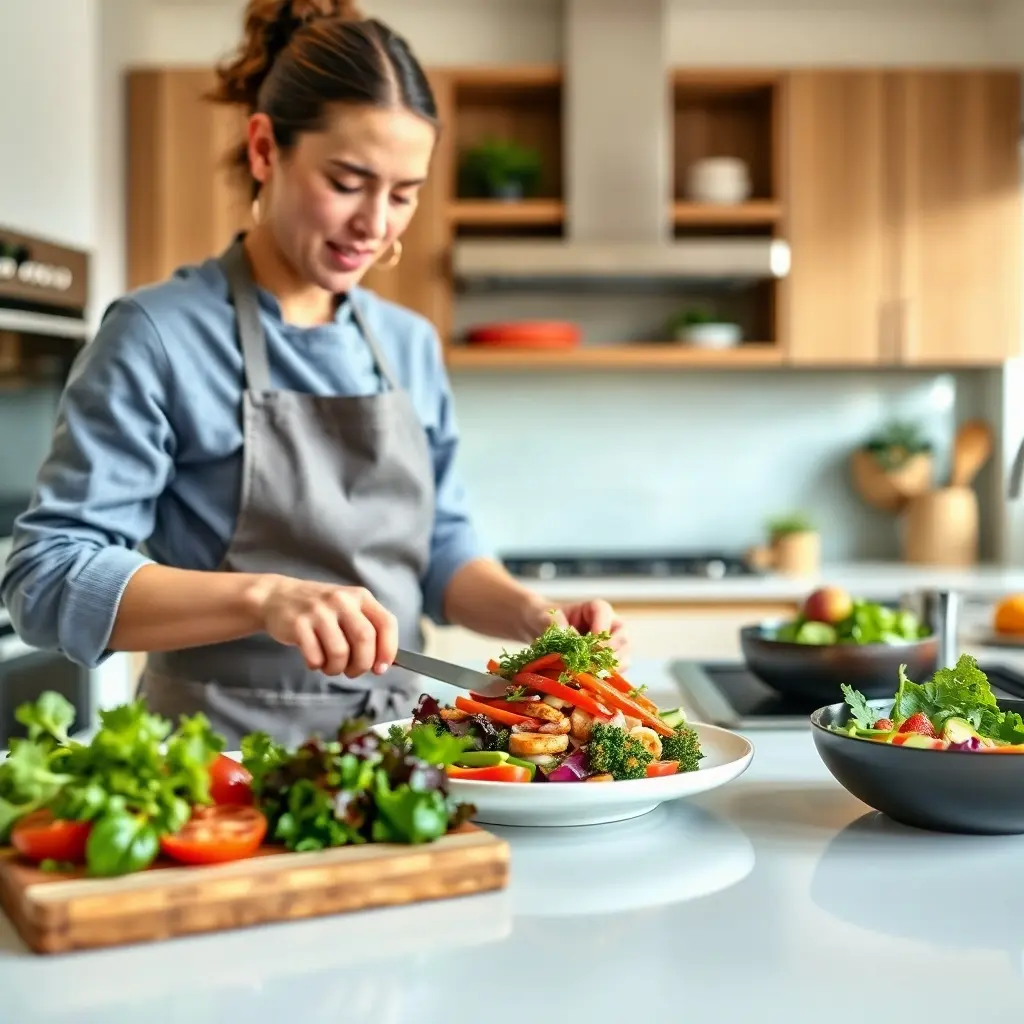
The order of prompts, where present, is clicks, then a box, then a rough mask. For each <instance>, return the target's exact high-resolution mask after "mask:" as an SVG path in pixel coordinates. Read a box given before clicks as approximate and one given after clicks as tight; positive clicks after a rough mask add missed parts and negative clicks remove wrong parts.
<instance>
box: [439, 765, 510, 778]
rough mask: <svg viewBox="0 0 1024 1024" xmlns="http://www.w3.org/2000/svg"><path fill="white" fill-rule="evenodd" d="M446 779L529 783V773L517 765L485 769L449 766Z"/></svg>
mask: <svg viewBox="0 0 1024 1024" xmlns="http://www.w3.org/2000/svg"><path fill="white" fill-rule="evenodd" d="M447 771H448V777H449V778H452V779H465V780H466V781H467V782H529V781H530V771H529V769H528V768H521V767H520V766H519V765H517V764H496V765H489V766H488V767H486V768H460V767H459V766H458V765H454V764H450V765H448V768H447Z"/></svg>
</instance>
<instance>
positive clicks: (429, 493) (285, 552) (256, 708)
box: [2, 0, 625, 746]
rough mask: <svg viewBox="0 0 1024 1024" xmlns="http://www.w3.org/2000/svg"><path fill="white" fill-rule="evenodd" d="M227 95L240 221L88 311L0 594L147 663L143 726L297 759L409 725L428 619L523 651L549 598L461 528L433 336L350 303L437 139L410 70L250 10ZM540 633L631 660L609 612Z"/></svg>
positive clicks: (88, 648)
mask: <svg viewBox="0 0 1024 1024" xmlns="http://www.w3.org/2000/svg"><path fill="white" fill-rule="evenodd" d="M219 82H220V84H219V89H218V91H217V94H216V96H215V97H214V99H217V100H219V101H221V102H226V103H237V104H244V105H245V106H246V108H247V110H248V112H249V114H250V116H249V120H248V130H247V139H246V143H245V146H244V151H243V152H242V153H241V154H240V162H241V167H242V169H243V170H244V171H245V173H247V174H249V175H251V180H252V183H253V190H254V196H255V200H254V204H253V214H254V221H255V226H254V227H253V228H252V230H250V231H249V232H248V233H246V234H244V235H240V236H239V237H238V238H236V239H235V241H234V243H233V244H232V245H231V246H230V247H229V248H228V249H227V251H226V252H224V253H223V254H222V255H220V256H219V257H218V258H215V259H210V260H207V261H206V262H204V263H202V264H201V265H199V266H188V267H183V268H181V269H179V270H178V271H177V272H176V273H175V274H174V275H173V276H172V277H171V279H170V280H168V281H165V282H162V283H160V284H158V285H155V286H152V287H148V288H144V289H141V290H139V291H136V292H135V293H133V294H131V295H129V296H127V297H125V298H122V299H120V300H118V301H117V302H115V303H113V304H112V306H111V307H110V308H109V309H108V310H107V311H106V314H105V316H104V319H103V323H102V326H101V328H100V331H99V332H98V335H97V337H96V339H95V340H94V341H93V343H92V344H91V345H89V346H88V347H87V349H86V350H85V352H84V354H83V356H82V357H81V358H80V359H79V361H78V362H77V364H76V366H75V368H74V370H73V373H72V375H71V377H70V379H69V381H68V385H67V388H66V390H65V393H64V396H63V399H62V404H61V408H60V412H59V419H58V425H57V429H56V433H55V435H54V440H53V447H52V451H51V452H50V454H49V457H48V458H47V460H46V462H45V464H44V466H43V468H42V470H41V473H40V476H39V479H38V483H37V490H36V494H35V496H34V498H33V501H32V504H31V506H30V508H29V509H28V510H27V511H26V513H25V514H24V515H23V516H22V517H21V519H20V520H19V522H18V524H17V527H16V535H15V540H14V550H13V552H12V554H11V556H10V559H9V561H8V564H7V567H6V571H5V575H4V579H3V583H2V596H3V600H4V602H5V603H6V605H7V607H8V608H9V610H10V613H11V617H12V619H13V621H14V624H15V627H16V628H17V630H18V632H19V633H20V634H21V636H22V637H23V638H24V639H25V640H26V641H27V642H29V643H31V644H34V645H36V646H39V647H44V648H54V649H61V650H62V651H64V652H65V653H66V654H67V655H68V656H69V657H71V658H72V659H74V660H76V661H79V662H81V663H83V664H87V665H90V666H91V665H96V664H98V663H99V662H101V661H102V660H103V659H104V658H105V657H107V656H108V655H109V654H110V653H111V652H113V651H146V652H149V657H148V660H147V666H146V670H145V673H144V675H143V677H142V681H141V685H140V692H141V693H143V694H144V695H145V697H146V698H147V701H148V703H149V706H150V707H151V708H152V709H153V710H155V711H157V712H159V713H161V714H164V715H168V716H172V717H176V716H177V715H178V714H179V713H193V712H196V711H203V712H205V713H206V714H207V715H208V717H209V718H210V719H211V721H212V723H213V725H214V726H215V728H217V729H218V730H220V731H221V732H223V733H224V734H225V736H226V737H227V739H228V742H229V744H231V745H233V746H234V745H237V742H238V739H239V737H240V736H241V735H242V734H244V733H245V732H247V731H250V730H253V729H262V730H265V731H267V732H269V733H271V734H272V735H274V736H275V737H277V738H278V739H279V740H281V741H282V742H287V743H296V742H300V741H301V740H302V739H304V738H305V737H306V736H307V735H308V734H309V733H310V732H311V731H314V730H316V731H319V732H321V733H328V732H331V731H333V729H334V728H336V727H337V724H338V722H339V721H340V720H341V719H342V718H344V717H346V716H352V715H364V714H365V715H369V716H370V717H372V718H373V719H375V720H381V719H384V718H386V717H391V716H396V715H400V714H402V713H405V712H407V711H408V710H409V708H410V706H411V703H412V701H413V699H414V698H415V696H416V694H415V686H416V685H417V684H416V681H415V680H413V679H410V678H409V677H408V676H405V677H404V678H403V674H402V673H401V672H400V670H398V669H396V668H394V667H393V666H392V663H393V659H394V658H395V655H396V649H397V647H398V646H399V645H402V646H405V647H416V646H418V645H420V643H421V635H420V625H419V622H420V616H421V613H423V612H424V611H425V612H426V613H428V614H429V615H430V616H431V617H432V618H434V619H435V620H436V621H438V622H450V623H457V624H460V625H463V626H465V627H467V628H469V629H471V630H474V631H477V632H480V633H484V634H487V635H490V636H499V637H508V638H510V639H511V638H515V639H518V640H520V641H522V642H524V643H527V642H529V641H530V640H531V639H533V638H534V637H535V636H536V635H537V634H538V633H540V632H541V631H542V630H543V629H544V628H545V627H546V625H547V624H548V623H549V622H550V602H547V601H544V600H543V599H542V598H541V596H540V595H538V594H535V593H534V592H532V591H531V590H529V589H527V588H526V587H524V586H522V585H520V584H519V583H518V582H516V581H515V580H514V579H513V578H512V577H511V576H510V575H509V574H508V573H506V572H505V571H504V570H503V568H502V567H501V566H500V564H499V563H498V562H496V561H495V560H493V559H492V558H489V557H488V556H487V554H486V552H485V550H484V548H483V547H482V546H481V543H480V541H479V540H478V538H477V536H476V534H475V532H474V530H473V526H472V524H471V521H470V518H469V516H468V514H467V510H466V502H465V498H464V494H463V490H462V486H461V484H460V482H459V480H458V477H457V475H456V471H455V468H454V456H455V450H456V446H457V436H456V429H455V423H454V419H453V412H452V399H451V394H450V391H449V388H448V383H447V380H446V376H445V372H444V367H443V362H442V357H441V351H440V346H439V344H438V339H437V337H436V333H435V332H434V330H433V328H432V327H431V326H430V325H429V324H428V323H427V322H426V321H425V320H423V319H422V318H420V317H419V316H417V315H415V314H413V313H412V312H410V311H408V310H405V309H402V308H400V307H398V306H395V305H393V304H391V303H388V302H385V301H383V300H381V299H380V298H378V297H377V296H375V295H374V294H373V293H371V292H369V291H366V290H363V289H360V288H359V287H358V282H359V281H360V279H361V278H362V277H363V275H364V274H365V273H366V271H367V270H368V269H369V268H370V267H371V265H373V264H374V263H375V262H376V261H377V260H378V259H381V258H382V257H384V256H386V257H387V259H386V260H385V261H384V265H387V264H389V263H393V262H395V261H397V260H398V259H399V258H400V254H401V243H400V236H401V235H402V233H403V231H404V230H405V229H406V227H407V226H408V224H409V221H410V218H411V217H412V215H413V212H414V210H415V208H416V198H417V194H418V192H419V189H420V187H421V185H422V184H423V182H424V180H425V179H426V177H427V173H428V168H429V165H430V161H431V156H432V153H433V151H434V146H435V143H436V140H437V133H438V125H437V114H436V108H435V105H434V100H433V98H432V96H431V92H430V87H429V85H428V83H427V80H426V78H425V77H424V74H423V71H422V70H421V68H420V66H419V65H418V64H417V62H416V60H415V58H414V57H413V55H412V54H411V53H410V51H409V49H408V48H407V46H406V44H405V43H404V41H403V40H402V39H400V38H399V37H398V36H396V35H395V34H394V33H393V32H391V31H390V29H388V28H387V27H385V26H384V25H382V24H380V23H379V22H377V21H360V20H357V15H356V14H355V12H354V11H353V10H352V9H351V5H350V4H349V3H347V2H339V0H335V2H331V0H320V2H315V0H293V2H292V3H288V2H280V0H251V2H250V4H249V7H248V11H247V15H246V22H245V39H244V41H243V43H242V45H241V47H240V49H239V52H238V54H237V55H236V56H235V58H234V59H233V60H231V61H230V62H228V63H227V64H226V65H224V66H223V67H222V68H221V69H220V72H219ZM510 514H511V510H510ZM142 544H145V545H146V549H147V550H146V553H143V552H141V551H139V550H138V548H139V546H140V545H142ZM558 614H559V617H560V618H561V619H562V620H563V621H566V622H569V623H571V624H572V625H574V626H576V627H577V628H578V629H580V630H581V631H584V632H586V631H594V632H598V631H602V630H605V629H608V630H610V631H612V634H613V643H614V644H615V645H616V646H617V647H618V648H619V649H620V651H621V650H623V649H624V646H625V638H624V636H623V633H622V629H621V624H620V623H619V622H618V621H616V620H615V618H614V616H613V614H612V610H611V608H610V607H609V606H608V605H607V604H606V603H605V602H601V601H593V602H588V603H585V604H580V605H575V606H572V607H566V608H563V609H561V610H560V612H559V613H558Z"/></svg>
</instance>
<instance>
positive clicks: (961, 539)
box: [900, 487, 979, 567]
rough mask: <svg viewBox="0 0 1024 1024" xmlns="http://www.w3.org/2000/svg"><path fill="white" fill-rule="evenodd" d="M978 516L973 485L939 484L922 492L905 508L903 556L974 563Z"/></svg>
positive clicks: (913, 560) (927, 561) (936, 562)
mask: <svg viewBox="0 0 1024 1024" xmlns="http://www.w3.org/2000/svg"><path fill="white" fill-rule="evenodd" d="M978 519H979V516H978V496H977V495H976V494H975V493H974V491H973V490H972V489H971V488H970V487H940V488H938V489H937V490H934V491H928V492H927V493H925V494H919V495H918V496H917V497H915V498H912V499H911V500H910V501H909V502H908V503H907V505H906V507H905V508H904V510H903V516H902V520H901V523H900V526H901V529H902V534H903V536H902V547H903V560H904V561H905V562H909V563H912V564H915V565H941V566H958V567H959V566H970V565H974V564H975V563H976V562H977V560H978Z"/></svg>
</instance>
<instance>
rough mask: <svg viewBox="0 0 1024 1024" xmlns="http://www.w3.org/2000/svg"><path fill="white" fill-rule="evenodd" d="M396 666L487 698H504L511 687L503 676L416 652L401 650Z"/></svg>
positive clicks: (396, 659)
mask: <svg viewBox="0 0 1024 1024" xmlns="http://www.w3.org/2000/svg"><path fill="white" fill-rule="evenodd" d="M395 664H396V665H397V666H398V667H399V668H404V669H407V670H408V671H409V672H416V673H417V674H418V675H421V676H427V677H428V678H429V679H437V680H439V681H440V682H442V683H447V684H448V685H449V686H455V687H458V688H459V689H460V690H472V691H473V692H474V693H480V694H483V696H485V697H504V696H505V691H506V690H507V689H508V686H509V682H508V680H507V679H503V678H502V677H501V676H493V675H490V674H489V673H486V672H477V671H475V670H474V669H471V668H465V667H464V666H462V665H453V664H452V663H451V662H450V661H441V660H440V659H439V658H431V657H428V656H427V655H426V654H416V653H415V652H414V651H403V650H402V649H401V648H399V650H398V655H397V656H396V658H395Z"/></svg>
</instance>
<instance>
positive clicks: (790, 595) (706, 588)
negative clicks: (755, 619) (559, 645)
mask: <svg viewBox="0 0 1024 1024" xmlns="http://www.w3.org/2000/svg"><path fill="white" fill-rule="evenodd" d="M526 582H528V583H529V584H530V585H531V586H533V587H535V588H536V589H538V590H540V591H542V592H543V593H544V595H545V596H546V597H549V598H551V600H554V601H561V600H570V599H573V598H577V597H579V598H584V597H603V598H605V599H606V600H608V601H611V602H612V603H615V602H616V601H620V602H621V601H652V602H665V603H670V602H672V601H681V602H688V601H689V602H692V601H735V602H737V603H741V602H744V601H791V600H801V599H802V598H804V597H806V596H807V594H808V593H810V591H812V590H814V589H815V588H816V587H818V586H823V585H826V584H828V585H834V586H839V587H843V588H845V589H846V590H847V591H849V592H850V593H851V594H854V595H856V596H858V597H864V598H868V599H872V598H873V599H876V600H896V599H898V598H899V597H900V596H901V595H902V594H903V593H905V592H907V591H915V590H923V589H935V590H955V591H958V592H960V593H962V594H964V595H970V596H974V597H988V598H992V597H1001V596H1002V595H1004V594H1008V593H1014V592H1021V593H1024V568H1012V569H1011V568H1004V567H1000V566H977V567H975V568H971V569H941V568H931V567H928V566H914V565H907V564H905V563H902V562H837V563H835V564H833V565H824V566H822V568H821V571H820V572H819V573H818V574H817V575H815V576H813V577H807V576H804V577H789V576H781V575H778V574H776V573H768V574H765V575H758V576H732V577H729V578H727V579H722V580H711V579H700V578H692V577H691V578H664V577H663V578H653V577H646V576H636V577H628V576H624V577H614V578H583V577H581V578H562V579H554V580H535V579H530V580H527V581H526Z"/></svg>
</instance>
